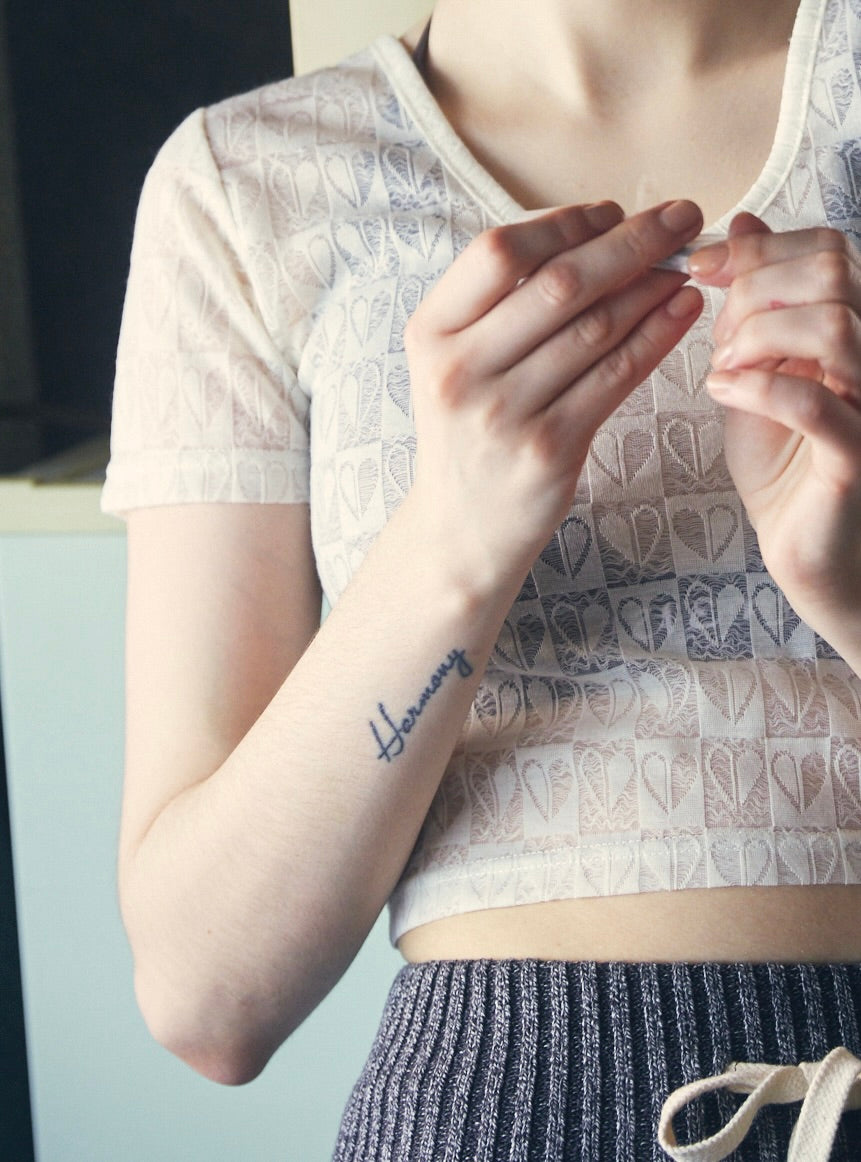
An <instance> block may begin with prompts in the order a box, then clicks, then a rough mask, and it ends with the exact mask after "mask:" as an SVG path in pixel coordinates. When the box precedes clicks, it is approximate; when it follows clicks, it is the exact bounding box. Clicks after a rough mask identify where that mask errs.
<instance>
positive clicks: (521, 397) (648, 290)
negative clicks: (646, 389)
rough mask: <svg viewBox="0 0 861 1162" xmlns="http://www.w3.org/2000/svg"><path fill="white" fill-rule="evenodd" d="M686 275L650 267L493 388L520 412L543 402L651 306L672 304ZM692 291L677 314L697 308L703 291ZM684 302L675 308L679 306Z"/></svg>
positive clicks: (618, 339) (592, 362) (615, 341)
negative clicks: (650, 269) (651, 270)
mask: <svg viewBox="0 0 861 1162" xmlns="http://www.w3.org/2000/svg"><path fill="white" fill-rule="evenodd" d="M685 281H686V276H685V275H684V274H678V273H669V272H657V273H652V272H650V273H649V274H648V275H647V276H645V277H642V278H639V279H635V280H634V281H633V282H631V283H629V284H628V285H627V286H626V287H625V288H624V289H623V290H621V291H619V292H617V293H616V294H614V295H608V296H607V297H605V298H603V299H600V300H599V301H598V302H597V303H594V304H593V305H592V306H590V307H587V309H586V310H585V311H582V312H581V313H580V314H579V315H577V316H576V317H575V318H574V319H572V320H571V322H569V323H567V324H566V325H565V326H563V327H561V328H560V329H559V330H558V331H556V332H555V333H554V334H553V335H551V336H550V337H549V338H548V339H547V340H546V341H545V342H544V343H542V344H541V345H540V346H539V347H537V348H536V349H535V350H534V351H531V352H529V353H528V354H527V355H526V356H525V358H523V359H522V360H520V361H519V362H518V363H515V364H514V366H513V367H511V368H510V370H509V371H508V372H507V373H505V374H503V375H502V376H501V377H500V378H499V380H498V386H496V387H495V390H496V391H498V393H499V395H500V398H502V399H505V400H506V404H505V406H506V407H507V408H509V409H510V411H511V413H512V414H518V415H520V416H525V415H527V414H529V413H530V412H536V411H538V410H540V409H541V408H542V407H545V406H546V405H547V404H548V403H549V402H550V401H551V400H553V399H555V397H556V396H557V395H559V394H560V392H562V391H565V390H566V389H567V388H569V387H570V385H571V384H572V383H573V382H574V381H575V380H577V379H578V378H579V377H580V376H582V375H583V374H584V373H585V372H587V371H588V370H589V369H590V368H591V367H593V366H594V365H595V364H597V363H599V362H600V361H601V360H602V359H603V358H604V357H605V356H607V355H608V354H609V353H610V352H612V351H614V350H615V349H616V348H617V347H618V346H619V345H620V344H621V343H623V342H624V341H625V340H626V339H627V337H628V336H629V335H630V334H631V332H632V331H633V330H634V329H635V328H636V327H637V326H638V325H639V324H640V323H641V322H642V320H643V319H644V318H645V316H647V315H648V314H649V313H650V312H651V311H653V310H654V309H655V308H656V307H659V306H660V305H661V304H662V303H663V304H667V305H668V304H669V300H670V299H671V298H672V297H673V296H674V294H675V292H677V291H679V289H680V288H681V287H682V285H683V283H684V282H685ZM688 291H689V292H690V293H689V294H686V295H684V296H683V297H682V299H681V300H680V304H681V311H682V313H681V315H680V316H676V317H682V318H687V317H688V316H691V315H694V314H695V313H696V314H698V313H699V310H700V309H701V307H702V294H701V293H700V291H699V290H697V289H696V288H695V287H689V288H688ZM680 304H679V303H677V304H675V305H674V306H673V308H672V309H673V310H678V309H679V308H680ZM692 322H693V318H690V319H689V324H690V323H692ZM651 370H652V368H651V367H649V368H648V369H647V370H646V372H645V373H644V375H643V376H642V377H641V378H644V377H645V375H647V374H649V372H650V371H651Z"/></svg>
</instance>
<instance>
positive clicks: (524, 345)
mask: <svg viewBox="0 0 861 1162" xmlns="http://www.w3.org/2000/svg"><path fill="white" fill-rule="evenodd" d="M701 226H702V214H701V213H700V210H699V208H698V207H697V206H695V205H694V203H693V202H672V203H670V204H669V205H666V206H657V207H654V208H653V209H651V210H646V211H644V212H643V213H641V214H636V215H634V216H633V217H631V218H628V219H626V220H625V221H624V222H621V223H619V224H618V225H617V226H614V227H613V228H612V229H610V230H608V231H607V232H606V233H605V234H602V235H601V236H600V237H597V238H594V239H591V240H590V241H588V242H584V243H583V244H582V245H581V246H578V247H577V248H576V249H573V250H568V251H566V252H564V253H562V254H559V255H557V256H556V257H554V258H553V259H551V260H550V261H548V262H545V263H544V265H543V266H542V267H541V268H540V269H538V270H537V271H536V272H535V273H534V274H533V275H532V276H531V277H530V278H528V279H527V280H526V281H525V282H523V283H522V284H521V285H520V286H518V287H517V289H516V290H515V291H514V292H513V293H512V294H510V295H509V296H508V297H507V298H506V299H505V300H504V301H503V302H500V304H499V306H498V307H497V309H496V310H495V311H494V312H493V319H492V321H491V320H490V319H489V318H488V319H487V320H483V322H486V323H487V327H480V328H479V329H477V331H476V340H477V342H479V343H482V344H483V345H485V350H490V351H492V353H493V358H494V360H495V362H496V365H497V366H502V367H511V366H513V365H514V364H516V363H517V362H519V361H520V360H521V359H523V358H524V357H525V356H526V355H527V354H528V353H529V352H530V351H532V350H534V349H535V348H536V347H537V346H538V345H539V344H541V343H543V342H544V341H545V340H546V339H547V338H548V337H549V336H550V335H552V334H554V333H555V332H556V331H557V330H558V329H559V328H560V327H562V326H564V325H565V324H566V323H568V322H570V321H571V320H572V319H574V318H575V317H576V316H577V315H579V314H581V312H584V311H586V310H588V309H589V308H590V307H591V306H592V305H593V304H594V303H596V302H597V301H598V300H600V299H602V298H604V296H606V295H609V294H611V293H612V292H614V291H616V290H618V288H619V287H621V286H623V285H624V284H625V283H627V282H629V281H630V280H631V279H633V278H634V277H636V276H637V275H641V274H642V273H643V272H644V271H646V270H648V269H649V268H650V267H651V265H652V263H654V262H656V261H657V260H658V259H659V258H664V257H666V256H667V255H668V254H670V253H672V251H673V250H675V249H677V248H678V247H679V246H680V245H682V244H683V243H684V242H687V241H690V239H691V238H693V237H695V236H696V234H697V233H698V231H699V229H700V227H701ZM661 273H666V272H656V273H655V275H653V276H651V277H655V278H656V280H657V278H658V276H659V275H660V274H661ZM655 285H656V286H659V285H665V284H662V283H660V282H658V281H656V282H655ZM491 326H492V327H493V328H494V332H495V340H494V341H493V342H492V343H489V344H488V342H487V341H488V339H489V335H488V334H483V333H482V332H485V331H486V332H489V330H490V327H491Z"/></svg>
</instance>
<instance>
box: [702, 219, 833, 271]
mask: <svg viewBox="0 0 861 1162" xmlns="http://www.w3.org/2000/svg"><path fill="white" fill-rule="evenodd" d="M825 251H836V252H837V253H838V254H839V253H849V245H848V243H847V239H846V237H845V235H843V234H841V233H840V231H839V230H832V229H830V228H829V227H826V226H822V227H817V228H814V229H807V230H789V231H782V232H780V233H777V234H774V233H772V232H771V231H770V230H769V229H768V227H767V226H766V225H765V224H764V223H763V222H761V221H760V220H759V219H758V218H756V217H754V215H753V214H743V215H738V216H737V218H736V219H734V221H733V225H732V227H731V228H730V235H729V237H728V238H727V240H726V242H719V243H717V245H715V246H706V247H704V248H703V249H702V250H698V251H696V252H695V253H694V254H692V255H691V256H690V258H689V260H688V266H689V269H690V272H691V274H692V275H693V276H694V277H695V278H696V279H697V281H698V282H705V283H708V284H709V286H729V285H730V283H732V282H733V280H735V279H737V278H738V277H739V276H740V275H744V274H747V273H749V272H750V271H753V270H757V269H758V268H759V267H763V266H768V265H770V264H772V263H779V262H787V261H789V260H790V259H794V258H802V257H804V256H806V255H813V254H818V253H822V252H825Z"/></svg>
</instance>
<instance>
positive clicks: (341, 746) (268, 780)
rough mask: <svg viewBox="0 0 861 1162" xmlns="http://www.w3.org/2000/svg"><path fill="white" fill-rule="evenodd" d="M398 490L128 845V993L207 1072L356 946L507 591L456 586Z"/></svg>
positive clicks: (253, 1054)
mask: <svg viewBox="0 0 861 1162" xmlns="http://www.w3.org/2000/svg"><path fill="white" fill-rule="evenodd" d="M409 504H410V502H409V500H408V501H407V502H406V504H405V505H404V507H403V509H402V510H401V512H400V513H398V514H397V515H396V517H395V518H394V519H393V520H392V521H391V522H390V524H389V525H388V526H387V528H386V529H385V531H384V533H383V534H382V535H381V536H380V538H379V539H378V541H377V543H376V545H375V546H374V549H373V550H372V552H371V553H370V555H369V557H368V559H367V560H366V561H365V563H364V565H363V567H362V568H361V569H360V570H359V572H358V573H357V575H356V577H355V578H354V580H353V582H352V583H351V585H350V586H349V587H348V589H347V591H346V592H345V594H344V596H343V597H342V599H341V600H340V601H339V602H338V604H337V606H336V607H335V609H334V610H333V612H332V613H331V615H330V616H329V618H328V619H327V621H326V623H325V624H324V626H323V627H322V629H321V630H320V633H319V634H318V635H317V637H316V638H315V640H314V641H313V642H312V643H311V645H310V647H309V648H308V650H307V652H306V653H305V654H304V656H303V657H302V658H301V659H300V661H299V663H298V664H297V665H296V667H295V668H294V670H293V671H292V673H291V674H290V675H289V677H288V678H287V680H286V681H285V682H284V684H283V686H282V687H281V689H280V690H279V691H278V693H277V694H276V696H275V697H274V699H273V700H272V702H271V703H270V705H269V706H268V708H267V709H266V710H265V711H264V712H263V714H262V715H261V716H260V718H259V719H258V720H257V722H256V723H255V725H254V726H253V727H252V728H251V730H250V731H249V732H248V733H247V735H246V736H245V738H244V739H243V741H242V742H241V743H240V744H239V746H238V747H237V748H236V750H235V751H234V752H233V753H232V754H231V755H230V757H229V758H228V759H227V760H226V761H225V762H224V763H223V765H222V766H221V767H220V768H219V769H218V770H217V771H216V772H215V773H214V774H212V775H211V776H210V777H209V778H207V779H205V780H203V781H201V782H199V783H197V784H196V785H195V786H193V787H191V788H190V789H188V790H186V791H184V792H183V793H181V794H180V795H179V796H177V797H176V798H175V799H173V800H172V801H171V802H170V803H169V804H168V805H167V806H166V807H165V808H164V809H163V810H162V811H161V813H160V814H159V815H158V817H157V818H156V819H155V821H154V822H153V823H152V825H151V826H150V827H149V829H148V830H147V832H146V834H145V836H144V837H143V839H142V840H141V841H140V842H139V843H137V844H136V845H135V846H134V848H133V849H132V850H131V851H130V852H128V853H127V854H126V856H125V858H124V860H123V865H122V875H121V889H122V901H123V912H124V917H125V920H126V924H127V928H128V931H129V935H130V939H131V942H132V946H133V949H134V952H135V961H136V969H137V984H138V993H139V998H140V1002H141V1007H142V1009H143V1011H144V1013H145V1014H146V1016H147V1019H148V1021H149V1023H150V1025H151V1027H152V1028H153V1032H154V1033H155V1035H156V1036H157V1037H158V1038H159V1039H160V1040H162V1041H163V1042H165V1043H166V1044H168V1045H169V1047H170V1048H171V1049H173V1050H174V1051H175V1052H177V1053H178V1054H179V1055H180V1056H183V1057H185V1058H186V1059H187V1060H189V1061H190V1062H191V1063H192V1064H194V1065H195V1067H197V1068H199V1069H201V1071H202V1072H205V1073H208V1074H210V1075H211V1076H215V1077H218V1078H219V1079H220V1080H243V1079H245V1078H246V1077H248V1076H252V1075H253V1074H254V1073H255V1072H256V1071H257V1070H258V1069H259V1068H261V1067H262V1065H263V1064H265V1061H266V1060H267V1059H268V1056H269V1055H270V1054H271V1052H272V1051H274V1049H275V1048H276V1047H277V1046H278V1044H280V1043H281V1041H282V1040H283V1039H284V1038H285V1037H286V1036H287V1035H288V1034H289V1032H290V1031H291V1030H292V1029H293V1028H295V1026H296V1025H297V1024H298V1023H299V1022H300V1021H301V1020H302V1019H303V1018H304V1017H305V1016H306V1015H307V1014H308V1013H309V1012H310V1011H311V1009H312V1008H313V1007H314V1006H315V1005H316V1004H317V1003H318V1002H319V1001H320V1000H321V999H322V997H323V996H324V995H325V994H326V993H327V992H328V990H329V989H330V988H331V987H332V985H333V984H334V983H335V981H336V980H337V979H338V977H339V976H340V975H341V973H342V972H343V971H344V969H345V968H346V967H347V965H348V964H349V962H350V960H351V959H352V957H353V956H354V955H355V953H356V951H357V950H358V948H359V946H360V945H361V943H362V941H363V940H364V938H365V936H366V935H367V933H368V931H369V930H370V928H371V926H372V925H373V923H374V921H375V919H376V917H377V915H378V914H379V912H380V910H381V908H382V907H383V906H384V903H385V901H386V899H387V897H388V896H389V894H390V892H391V890H392V888H393V887H394V885H395V883H396V882H397V879H398V877H399V875H400V872H401V870H402V868H403V866H404V864H405V862H406V860H407V858H408V856H409V853H410V851H411V849H412V846H413V844H414V842H415V839H416V836H417V833H418V831H419V828H420V826H421V824H422V821H423V820H424V817H425V815H426V813H427V810H428V808H429V806H430V803H431V801H432V799H433V796H434V794H435V792H436V790H437V787H438V785H439V782H440V779H441V776H442V774H443V771H444V768H445V765H446V762H447V760H448V758H449V756H450V753H451V750H452V748H453V747H454V745H455V742H456V740H457V738H458V735H459V733H460V731H461V729H462V726H463V722H464V719H465V716H466V715H467V713H468V710H469V707H470V704H471V701H472V698H473V696H474V693H475V689H476V686H477V684H478V681H479V680H480V676H481V673H482V671H483V669H484V666H485V663H486V660H487V657H488V654H489V652H490V649H491V648H492V644H493V642H494V640H495V638H496V635H497V633H498V629H499V626H500V624H501V622H502V619H503V618H504V616H505V613H506V612H507V608H508V606H509V605H510V601H511V600H512V599H513V596H514V592H507V591H506V587H505V586H500V587H498V589H497V590H496V591H495V592H494V593H493V594H489V593H488V594H484V595H482V599H479V596H478V595H477V594H475V593H471V592H470V591H469V590H468V589H467V588H466V587H465V586H463V585H455V584H452V582H451V580H450V576H449V574H448V573H447V572H446V570H445V568H444V567H442V566H441V564H440V562H441V561H442V560H443V556H444V555H443V553H441V552H439V551H434V547H433V545H431V544H430V543H429V541H428V539H427V535H426V533H427V529H426V522H425V527H422V524H421V523H420V522H418V521H416V520H415V519H411V514H410V513H409ZM509 588H510V587H509ZM514 589H515V590H516V585H515V586H514ZM407 728H408V729H407ZM224 1062H229V1064H228V1065H225V1064H224Z"/></svg>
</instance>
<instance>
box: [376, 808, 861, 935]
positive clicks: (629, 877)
mask: <svg viewBox="0 0 861 1162" xmlns="http://www.w3.org/2000/svg"><path fill="white" fill-rule="evenodd" d="M555 838H558V840H559V841H560V842H564V840H565V837H564V836H559V837H555ZM814 884H861V829H853V828H838V829H833V830H828V831H821V832H815V831H802V830H797V829H786V830H782V829H775V828H770V827H769V828H766V827H760V828H750V829H748V830H745V831H740V830H739V829H737V828H732V829H714V830H712V831H709V833H708V835H707V836H703V835H702V834H696V833H692V834H689V835H686V834H685V833H684V832H676V833H674V834H673V835H671V836H660V835H655V836H651V837H639V836H637V837H630V836H624V835H602V836H596V837H594V838H588V839H584V838H583V837H582V836H575V837H572V842H571V845H570V846H565V847H559V848H557V849H555V850H550V851H533V852H529V853H526V854H523V853H518V854H512V853H503V854H499V855H488V856H485V857H482V858H480V859H476V858H475V857H471V858H470V862H469V863H468V864H463V865H460V866H437V867H434V868H432V869H431V870H430V871H427V872H425V873H424V874H423V875H422V876H421V878H419V879H411V880H405V881H403V882H402V883H401V884H399V885H398V887H397V888H396V889H395V892H394V894H393V895H392V897H391V899H390V901H389V936H390V939H391V942H392V944H396V943H397V941H398V940H399V939H400V938H401V936H403V935H404V933H405V932H408V931H410V930H411V929H413V928H417V927H418V926H419V925H421V924H426V923H429V922H431V921H433V920H439V919H442V918H444V917H447V916H454V915H459V914H460V913H465V912H476V911H483V910H486V909H491V908H503V907H515V906H518V905H521V904H528V903H535V902H537V901H541V902H546V901H550V900H568V899H595V898H605V897H607V896H623V895H636V894H639V893H645V892H672V891H682V890H685V889H689V888H725V887H739V886H743V887H776V886H796V887H797V886H810V885H814Z"/></svg>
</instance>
